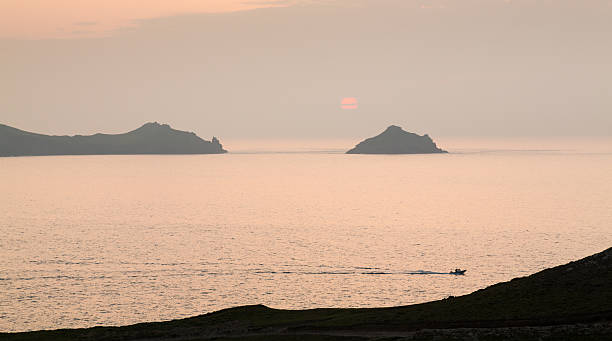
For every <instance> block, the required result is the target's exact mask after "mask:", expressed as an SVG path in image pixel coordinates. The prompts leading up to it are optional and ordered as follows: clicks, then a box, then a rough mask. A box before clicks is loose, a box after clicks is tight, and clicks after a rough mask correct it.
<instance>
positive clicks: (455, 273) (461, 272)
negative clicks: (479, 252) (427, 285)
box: [449, 269, 467, 275]
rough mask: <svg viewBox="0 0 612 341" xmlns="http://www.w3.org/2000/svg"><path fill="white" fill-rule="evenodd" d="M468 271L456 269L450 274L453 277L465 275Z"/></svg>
mask: <svg viewBox="0 0 612 341" xmlns="http://www.w3.org/2000/svg"><path fill="white" fill-rule="evenodd" d="M466 271H467V270H461V269H455V270H453V271H451V272H449V273H450V274H451V275H465V272H466Z"/></svg>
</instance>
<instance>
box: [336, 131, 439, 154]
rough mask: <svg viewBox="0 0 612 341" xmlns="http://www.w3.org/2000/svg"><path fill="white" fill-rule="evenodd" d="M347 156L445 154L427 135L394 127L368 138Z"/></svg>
mask: <svg viewBox="0 0 612 341" xmlns="http://www.w3.org/2000/svg"><path fill="white" fill-rule="evenodd" d="M346 153H347V154H435V153H447V151H445V150H442V149H440V148H438V146H437V145H436V144H435V142H433V140H432V139H431V137H429V135H427V134H425V135H423V136H420V135H417V134H414V133H409V132H407V131H404V130H403V129H402V128H401V127H398V126H396V125H391V126H389V127H388V128H387V129H386V130H385V131H383V132H382V133H381V134H379V135H377V136H374V137H370V138H368V139H366V140H364V141H362V142H360V143H359V144H357V145H356V146H355V148H353V149H351V150H349V151H347V152H346Z"/></svg>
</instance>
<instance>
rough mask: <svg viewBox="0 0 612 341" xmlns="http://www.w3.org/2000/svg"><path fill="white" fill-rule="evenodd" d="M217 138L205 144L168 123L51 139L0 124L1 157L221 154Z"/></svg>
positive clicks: (155, 123)
mask: <svg viewBox="0 0 612 341" xmlns="http://www.w3.org/2000/svg"><path fill="white" fill-rule="evenodd" d="M222 153H227V151H226V150H225V149H223V146H222V145H221V143H220V142H219V140H218V139H217V138H216V137H213V138H212V141H206V140H203V139H202V138H200V137H198V136H197V135H196V134H194V133H191V132H186V131H180V130H175V129H172V128H171V127H170V126H169V125H167V124H159V123H157V122H151V123H146V124H144V125H143V126H141V127H140V128H138V129H135V130H132V131H130V132H128V133H125V134H114V135H112V134H95V135H89V136H83V135H75V136H51V135H43V134H36V133H31V132H27V131H23V130H19V129H16V128H13V127H9V126H7V125H3V124H0V156H44V155H114V154H116V155H122V154H123V155H125V154H222Z"/></svg>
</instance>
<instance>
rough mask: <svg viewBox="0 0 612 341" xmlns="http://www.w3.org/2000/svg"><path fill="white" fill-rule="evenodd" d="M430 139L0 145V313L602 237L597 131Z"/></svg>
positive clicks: (516, 259)
mask: <svg viewBox="0 0 612 341" xmlns="http://www.w3.org/2000/svg"><path fill="white" fill-rule="evenodd" d="M354 142H355V141H351V142H350V143H349V144H348V145H346V144H343V145H342V146H344V147H351V146H352V145H353V144H354ZM439 142H443V143H440V145H441V146H443V147H447V148H448V149H450V151H451V152H452V153H451V154H447V155H396V156H383V155H377V156H368V155H344V154H342V153H341V150H342V148H341V147H339V146H340V143H338V142H337V141H336V142H334V143H335V144H334V143H330V144H328V145H326V144H325V143H324V142H317V143H312V144H310V145H308V146H305V145H304V146H305V147H304V146H303V147H298V146H300V143H297V142H294V143H293V145H292V144H286V145H284V146H285V147H284V148H278V145H275V144H274V143H268V144H265V143H263V144H261V143H260V144H259V145H258V146H257V147H254V146H255V144H250V143H247V142H245V141H237V142H235V144H234V145H232V144H231V143H227V141H226V145H227V147H228V148H229V149H230V150H233V151H236V153H232V154H227V155H194V156H182V155H181V156H156V155H153V156H59V157H19V158H0V193H1V195H0V331H25V330H35V329H56V328H66V327H88V326H95V325H125V324H131V323H136V322H143V321H159V320H168V319H176V318H181V317H187V316H192V315H197V314H203V313H207V312H211V311H215V310H218V309H222V308H227V307H232V306H237V305H246V304H259V303H261V304H265V305H267V306H270V307H274V308H291V309H298V308H315V307H378V306H395V305H405V304H412V303H419V302H425V301H429V300H435V299H440V298H444V297H447V296H449V295H455V296H457V295H462V294H467V293H470V292H472V291H474V290H476V289H479V288H483V287H486V286H488V285H491V284H494V283H497V282H500V281H506V280H509V279H511V278H514V277H518V276H525V275H528V274H531V273H534V272H536V271H539V270H542V269H544V268H547V267H551V266H555V265H559V264H563V263H566V262H568V261H570V260H574V259H578V258H581V257H584V256H587V255H589V254H592V253H595V252H598V251H601V250H603V249H605V248H608V247H610V246H612V141H611V140H609V139H607V140H605V139H602V140H600V141H590V142H589V143H584V141H572V140H566V141H561V142H558V141H557V142H555V141H546V142H542V141H540V142H534V141H511V142H507V141H506V142H500V141H486V140H481V141H459V140H458V141H453V140H450V139H449V140H446V141H444V140H443V141H439ZM336 145H337V146H336ZM275 148H276V149H275ZM344 149H347V148H344ZM457 267H459V268H465V269H467V270H468V271H467V274H466V276H453V275H449V274H445V273H447V272H448V271H449V270H451V269H454V268H457Z"/></svg>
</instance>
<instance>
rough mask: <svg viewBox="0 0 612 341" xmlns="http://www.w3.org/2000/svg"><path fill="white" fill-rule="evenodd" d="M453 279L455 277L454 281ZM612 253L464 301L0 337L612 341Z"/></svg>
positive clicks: (243, 313) (242, 312)
mask: <svg viewBox="0 0 612 341" xmlns="http://www.w3.org/2000/svg"><path fill="white" fill-rule="evenodd" d="M451 276H452V275H451ZM610 283H612V248H610V249H607V250H605V251H603V252H600V253H598V254H595V255H592V256H589V257H586V258H583V259H581V260H578V261H574V262H570V263H568V264H565V265H560V266H557V267H554V268H550V269H546V270H543V271H540V272H538V273H535V274H533V275H531V276H528V277H522V278H515V279H513V280H511V281H509V282H504V283H499V284H495V285H492V286H490V287H488V288H485V289H481V290H478V291H476V292H473V293H471V294H468V295H465V296H458V297H452V296H449V297H447V298H445V299H442V300H439V301H434V302H429V303H423V304H415V305H409V306H402V307H392V308H362V309H339V308H333V309H332V308H326V309H310V310H280V309H272V308H268V307H266V306H263V305H254V306H244V307H237V308H230V309H226V310H221V311H218V312H214V313H210V314H206V315H201V316H196V317H191V318H186V319H180V320H174V321H168V322H152V323H141V324H136V325H131V326H124V327H95V328H88V329H63V330H53V331H34V332H25V333H4V334H3V333H0V339H2V340H6V341H17V340H20V341H24V340H55V341H59V340H158V341H159V340H175V341H177V340H313V341H314V340H347V341H348V340H551V341H552V340H610V339H611V338H612V285H610Z"/></svg>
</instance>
